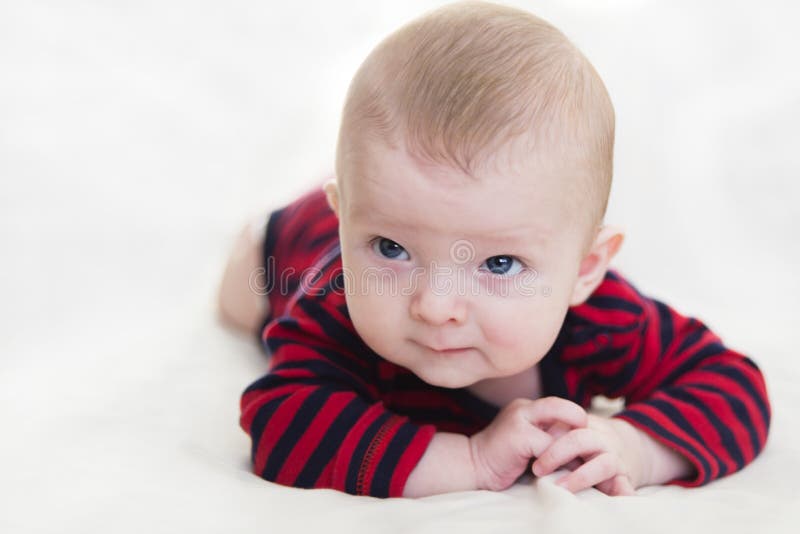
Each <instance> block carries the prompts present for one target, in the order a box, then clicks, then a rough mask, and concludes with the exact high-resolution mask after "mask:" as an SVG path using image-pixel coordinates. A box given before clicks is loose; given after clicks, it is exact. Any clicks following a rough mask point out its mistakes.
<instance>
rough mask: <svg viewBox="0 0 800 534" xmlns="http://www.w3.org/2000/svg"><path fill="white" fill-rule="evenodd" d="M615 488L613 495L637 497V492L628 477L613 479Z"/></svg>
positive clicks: (619, 476) (621, 476)
mask: <svg viewBox="0 0 800 534" xmlns="http://www.w3.org/2000/svg"><path fill="white" fill-rule="evenodd" d="M612 481H613V483H614V487H613V488H612V490H611V495H626V496H632V495H636V490H635V489H634V487H633V484H631V479H630V478H628V476H627V475H617V476H615V477H614V478H613V480H612Z"/></svg>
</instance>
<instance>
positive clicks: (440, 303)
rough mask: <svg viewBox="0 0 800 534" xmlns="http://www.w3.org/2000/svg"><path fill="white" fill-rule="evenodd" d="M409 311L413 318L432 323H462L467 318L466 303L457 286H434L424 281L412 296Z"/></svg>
mask: <svg viewBox="0 0 800 534" xmlns="http://www.w3.org/2000/svg"><path fill="white" fill-rule="evenodd" d="M409 312H410V314H411V317H412V318H413V319H416V320H418V321H424V322H426V323H430V324H431V325H441V324H445V323H447V322H448V321H455V322H459V323H461V322H464V319H465V318H466V305H465V303H464V299H463V298H462V296H461V295H458V294H457V289H456V288H455V287H444V288H442V287H432V286H431V284H429V283H423V284H421V285H420V287H419V288H417V290H416V291H415V292H414V294H413V296H412V298H411V304H410V307H409Z"/></svg>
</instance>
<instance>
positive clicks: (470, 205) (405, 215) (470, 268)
mask: <svg viewBox="0 0 800 534" xmlns="http://www.w3.org/2000/svg"><path fill="white" fill-rule="evenodd" d="M366 152H367V153H360V154H359V161H358V163H352V164H351V165H350V167H349V168H348V169H347V172H348V176H347V178H346V184H345V186H344V188H343V189H344V190H343V191H342V196H341V198H339V206H338V216H339V221H340V238H341V251H342V265H343V268H344V270H345V278H344V280H345V289H346V300H347V306H348V310H349V313H350V316H351V319H352V321H353V325H354V327H355V329H356V331H357V332H358V334H359V335H360V336H361V337H362V338H363V339H364V341H365V342H366V343H367V344H368V345H369V346H370V347H371V348H372V349H373V350H374V351H375V352H377V353H378V354H380V355H381V356H382V357H384V358H386V359H387V360H389V361H391V362H394V363H396V364H398V365H401V366H403V367H406V368H408V369H410V370H411V371H412V372H414V373H415V374H416V375H417V376H419V377H420V378H421V379H423V380H424V381H426V382H428V383H430V384H433V385H437V386H443V387H449V388H457V387H466V386H469V385H472V384H474V383H475V382H478V381H480V380H483V379H487V378H496V377H502V376H509V375H512V374H516V373H519V372H522V371H524V370H525V369H528V368H530V367H533V366H534V365H535V364H536V363H537V362H538V361H539V360H541V359H542V357H544V355H545V354H546V353H547V351H548V350H549V348H550V347H551V346H552V344H553V342H554V341H555V338H556V336H557V334H558V331H559V329H560V327H561V325H562V323H563V320H564V316H565V314H566V312H567V309H568V307H569V305H570V302H569V301H570V297H571V294H572V288H573V285H574V284H575V280H576V277H577V274H578V267H579V264H580V260H581V257H580V256H581V250H580V249H581V243H582V241H581V239H582V237H583V236H582V235H581V233H580V232H581V230H580V229H577V228H575V227H574V225H570V224H567V223H566V221H567V217H565V213H566V210H567V209H569V208H568V206H569V203H568V202H567V199H566V196H567V195H566V188H565V186H564V183H565V182H567V181H568V180H566V179H565V175H564V173H566V172H568V171H567V170H566V169H563V168H559V167H558V165H555V164H553V163H554V162H550V163H547V162H542V161H532V160H531V161H525V160H524V159H519V158H514V157H513V154H510V155H511V156H512V157H511V158H510V159H504V160H502V161H505V162H508V161H511V163H512V165H508V164H507V163H506V164H502V163H499V161H500V160H498V163H497V164H496V165H494V166H492V168H491V169H489V170H486V171H485V172H482V173H479V174H478V177H477V179H474V178H471V177H469V176H466V175H464V174H463V173H462V172H461V171H459V170H458V169H456V168H452V167H448V166H430V165H424V164H422V163H421V162H420V161H419V160H417V159H412V158H411V157H410V156H409V155H408V154H407V153H406V152H405V151H404V150H402V149H392V148H390V147H388V146H384V145H383V144H373V145H371V146H370V148H369V150H368V151H366ZM329 193H330V192H329Z"/></svg>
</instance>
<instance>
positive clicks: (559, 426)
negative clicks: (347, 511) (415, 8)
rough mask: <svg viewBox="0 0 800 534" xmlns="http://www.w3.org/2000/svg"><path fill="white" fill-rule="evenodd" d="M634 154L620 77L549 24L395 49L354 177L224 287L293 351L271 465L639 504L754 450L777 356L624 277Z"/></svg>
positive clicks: (450, 35)
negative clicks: (734, 343) (622, 115)
mask: <svg viewBox="0 0 800 534" xmlns="http://www.w3.org/2000/svg"><path fill="white" fill-rule="evenodd" d="M613 146H614V110H613V107H612V104H611V101H610V99H609V96H608V94H607V92H606V89H605V87H604V85H603V82H602V81H601V80H600V78H599V76H598V74H597V73H596V72H595V70H594V68H593V67H592V66H591V64H590V63H589V62H588V60H587V59H586V58H585V57H584V56H583V55H582V54H581V52H580V51H579V50H577V49H576V47H575V46H574V45H573V44H572V43H571V42H570V41H569V40H568V39H567V38H566V37H565V36H564V35H563V34H562V33H561V32H560V31H558V30H557V29H556V28H554V27H553V26H551V25H550V24H548V23H547V22H545V21H543V20H541V19H540V18H537V17H535V16H533V15H531V14H529V13H527V12H524V11H520V10H517V9H512V8H509V7H503V6H499V5H495V4H487V3H458V4H452V5H449V6H445V7H443V8H440V9H437V10H435V11H433V12H430V13H427V14H425V15H424V16H422V17H421V18H418V19H416V20H414V21H412V22H411V23H409V24H407V25H405V26H403V27H402V28H400V29H399V30H397V31H396V32H395V33H393V34H391V35H390V36H389V37H387V38H386V39H385V40H384V41H383V42H381V43H380V44H379V45H378V46H377V47H376V48H375V50H374V51H373V52H372V53H371V54H370V55H369V56H368V57H367V59H366V60H365V61H364V63H363V64H362V65H361V67H360V68H359V70H358V72H357V73H356V74H355V77H354V78H353V80H352V83H351V85H350V89H349V92H348V94H347V98H346V102H345V105H344V111H343V114H342V120H341V128H340V132H339V141H338V147H337V155H336V175H335V178H331V179H329V180H326V181H325V182H324V184H323V185H322V187H319V186H318V187H315V188H314V189H313V190H310V191H308V192H307V193H305V194H304V195H302V196H301V197H300V198H298V199H296V200H295V201H293V202H291V203H290V204H288V205H286V206H283V207H282V208H280V209H276V210H274V211H272V212H271V213H270V215H269V218H268V221H265V222H266V224H261V225H259V226H258V227H257V231H258V232H259V237H258V238H256V237H253V236H252V232H251V230H250V229H245V231H244V232H243V234H242V236H241V238H240V240H239V242H238V243H237V245H236V250H235V251H234V255H233V257H232V258H231V259H230V260H229V263H228V267H227V269H226V273H225V275H224V278H223V281H222V285H221V290H220V309H221V315H222V317H223V319H225V320H226V321H227V322H228V323H232V324H234V325H238V326H240V327H241V328H245V329H247V330H249V331H257V332H258V334H259V337H260V339H261V341H262V342H263V344H264V347H265V349H266V350H267V351H268V352H269V354H270V355H271V360H270V368H269V372H268V373H267V374H266V375H265V376H263V377H262V378H260V379H258V380H257V381H255V382H253V383H252V384H251V385H250V386H249V387H248V388H247V389H246V390H245V391H244V393H243V395H242V398H241V410H242V411H241V420H240V423H241V426H242V428H243V429H244V430H245V431H246V432H247V433H248V434H249V435H250V437H251V439H252V461H253V465H254V471H255V473H257V474H258V475H259V476H261V477H263V478H265V479H267V480H270V481H274V482H277V483H280V484H285V485H289V486H295V487H302V488H335V489H338V490H341V491H345V492H348V493H352V494H360V495H372V496H380V497H395V496H411V497H416V496H424V495H431V494H437V493H444V492H451V491H459V490H470V489H489V490H502V489H505V488H507V487H509V486H510V485H512V484H513V483H514V482H515V481H516V480H517V479H518V478H519V477H520V476H521V475H522V474H524V473H526V472H528V471H530V472H532V473H533V475H535V476H543V475H547V474H549V473H552V472H554V471H556V470H557V469H559V468H564V469H566V470H567V471H568V472H567V474H566V475H564V476H563V477H562V478H561V479H560V480H559V481H557V483H558V484H559V485H561V486H563V487H564V488H566V489H567V490H569V491H572V492H577V491H580V490H582V489H585V488H589V487H596V488H597V489H599V490H600V491H602V492H604V493H606V494H608V495H633V494H634V492H635V490H636V489H637V488H639V487H642V486H646V485H652V484H675V485H680V486H686V487H689V486H700V485H703V484H707V483H708V482H710V481H712V480H715V479H717V478H719V477H722V476H725V475H728V474H731V473H734V472H736V471H737V470H740V469H742V468H743V467H744V466H745V465H746V464H748V463H749V462H751V461H752V460H753V459H754V458H755V457H756V456H757V455H758V454H759V452H760V451H761V450H762V449H763V447H764V445H765V443H766V439H767V433H768V429H769V422H770V416H771V409H770V405H769V400H768V396H767V391H766V386H765V382H764V378H763V376H762V373H761V372H760V370H759V368H758V367H757V366H756V364H755V363H754V362H753V361H752V360H751V359H750V358H748V357H745V356H744V355H742V354H740V353H737V352H735V351H733V350H731V349H729V348H727V347H725V346H724V345H723V344H722V342H721V340H720V339H719V337H718V336H716V335H715V334H714V333H713V332H711V331H710V330H709V329H708V328H707V327H706V326H705V325H704V324H703V323H702V322H701V321H699V320H697V319H695V318H691V317H686V316H683V315H681V314H679V313H678V312H676V311H675V310H674V309H672V308H670V307H669V306H667V305H666V304H664V303H662V302H660V301H658V300H655V299H653V298H649V297H647V296H645V295H643V294H641V293H640V292H639V291H638V290H637V289H636V288H635V287H634V286H633V285H632V284H631V283H630V282H628V281H627V280H626V279H625V278H624V277H623V276H622V275H621V274H620V273H619V272H618V271H617V270H615V269H612V268H610V267H609V263H610V261H611V260H612V259H613V257H614V255H615V254H616V253H617V251H618V250H619V247H620V245H621V243H622V241H623V233H622V231H621V230H620V229H619V228H616V227H614V226H611V225H607V224H604V223H603V218H604V215H605V211H606V204H607V201H608V196H609V191H610V186H611V177H612V160H613ZM264 295H266V296H267V297H266V298H265V297H264ZM595 395H603V396H605V397H608V398H620V397H623V398H624V399H625V408H624V409H623V410H622V411H620V412H619V413H616V414H614V415H613V416H612V417H601V416H599V415H596V414H592V413H587V411H586V410H587V409H588V408H589V407H590V405H591V401H592V397H593V396H595Z"/></svg>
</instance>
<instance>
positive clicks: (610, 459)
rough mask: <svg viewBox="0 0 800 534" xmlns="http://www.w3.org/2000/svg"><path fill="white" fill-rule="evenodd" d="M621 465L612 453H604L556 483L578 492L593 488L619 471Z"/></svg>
mask: <svg viewBox="0 0 800 534" xmlns="http://www.w3.org/2000/svg"><path fill="white" fill-rule="evenodd" d="M619 469H620V465H619V462H618V461H617V460H616V457H615V456H614V455H613V454H611V453H607V452H605V453H603V454H600V455H599V456H597V457H596V458H593V459H592V460H590V461H589V462H586V463H585V464H583V465H582V466H581V467H579V468H578V469H577V470H575V471H573V472H572V473H570V474H568V475H566V476H564V477H562V478H560V479H558V480H557V481H556V484H557V485H559V486H561V487H563V488H565V489H568V490H569V491H571V492H572V493H576V492H578V491H581V490H585V489H586V488H591V487H592V486H595V485H597V484H600V483H601V482H603V481H605V480H608V479H610V478H612V477H614V476H616V475H617V474H618V473H619Z"/></svg>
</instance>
